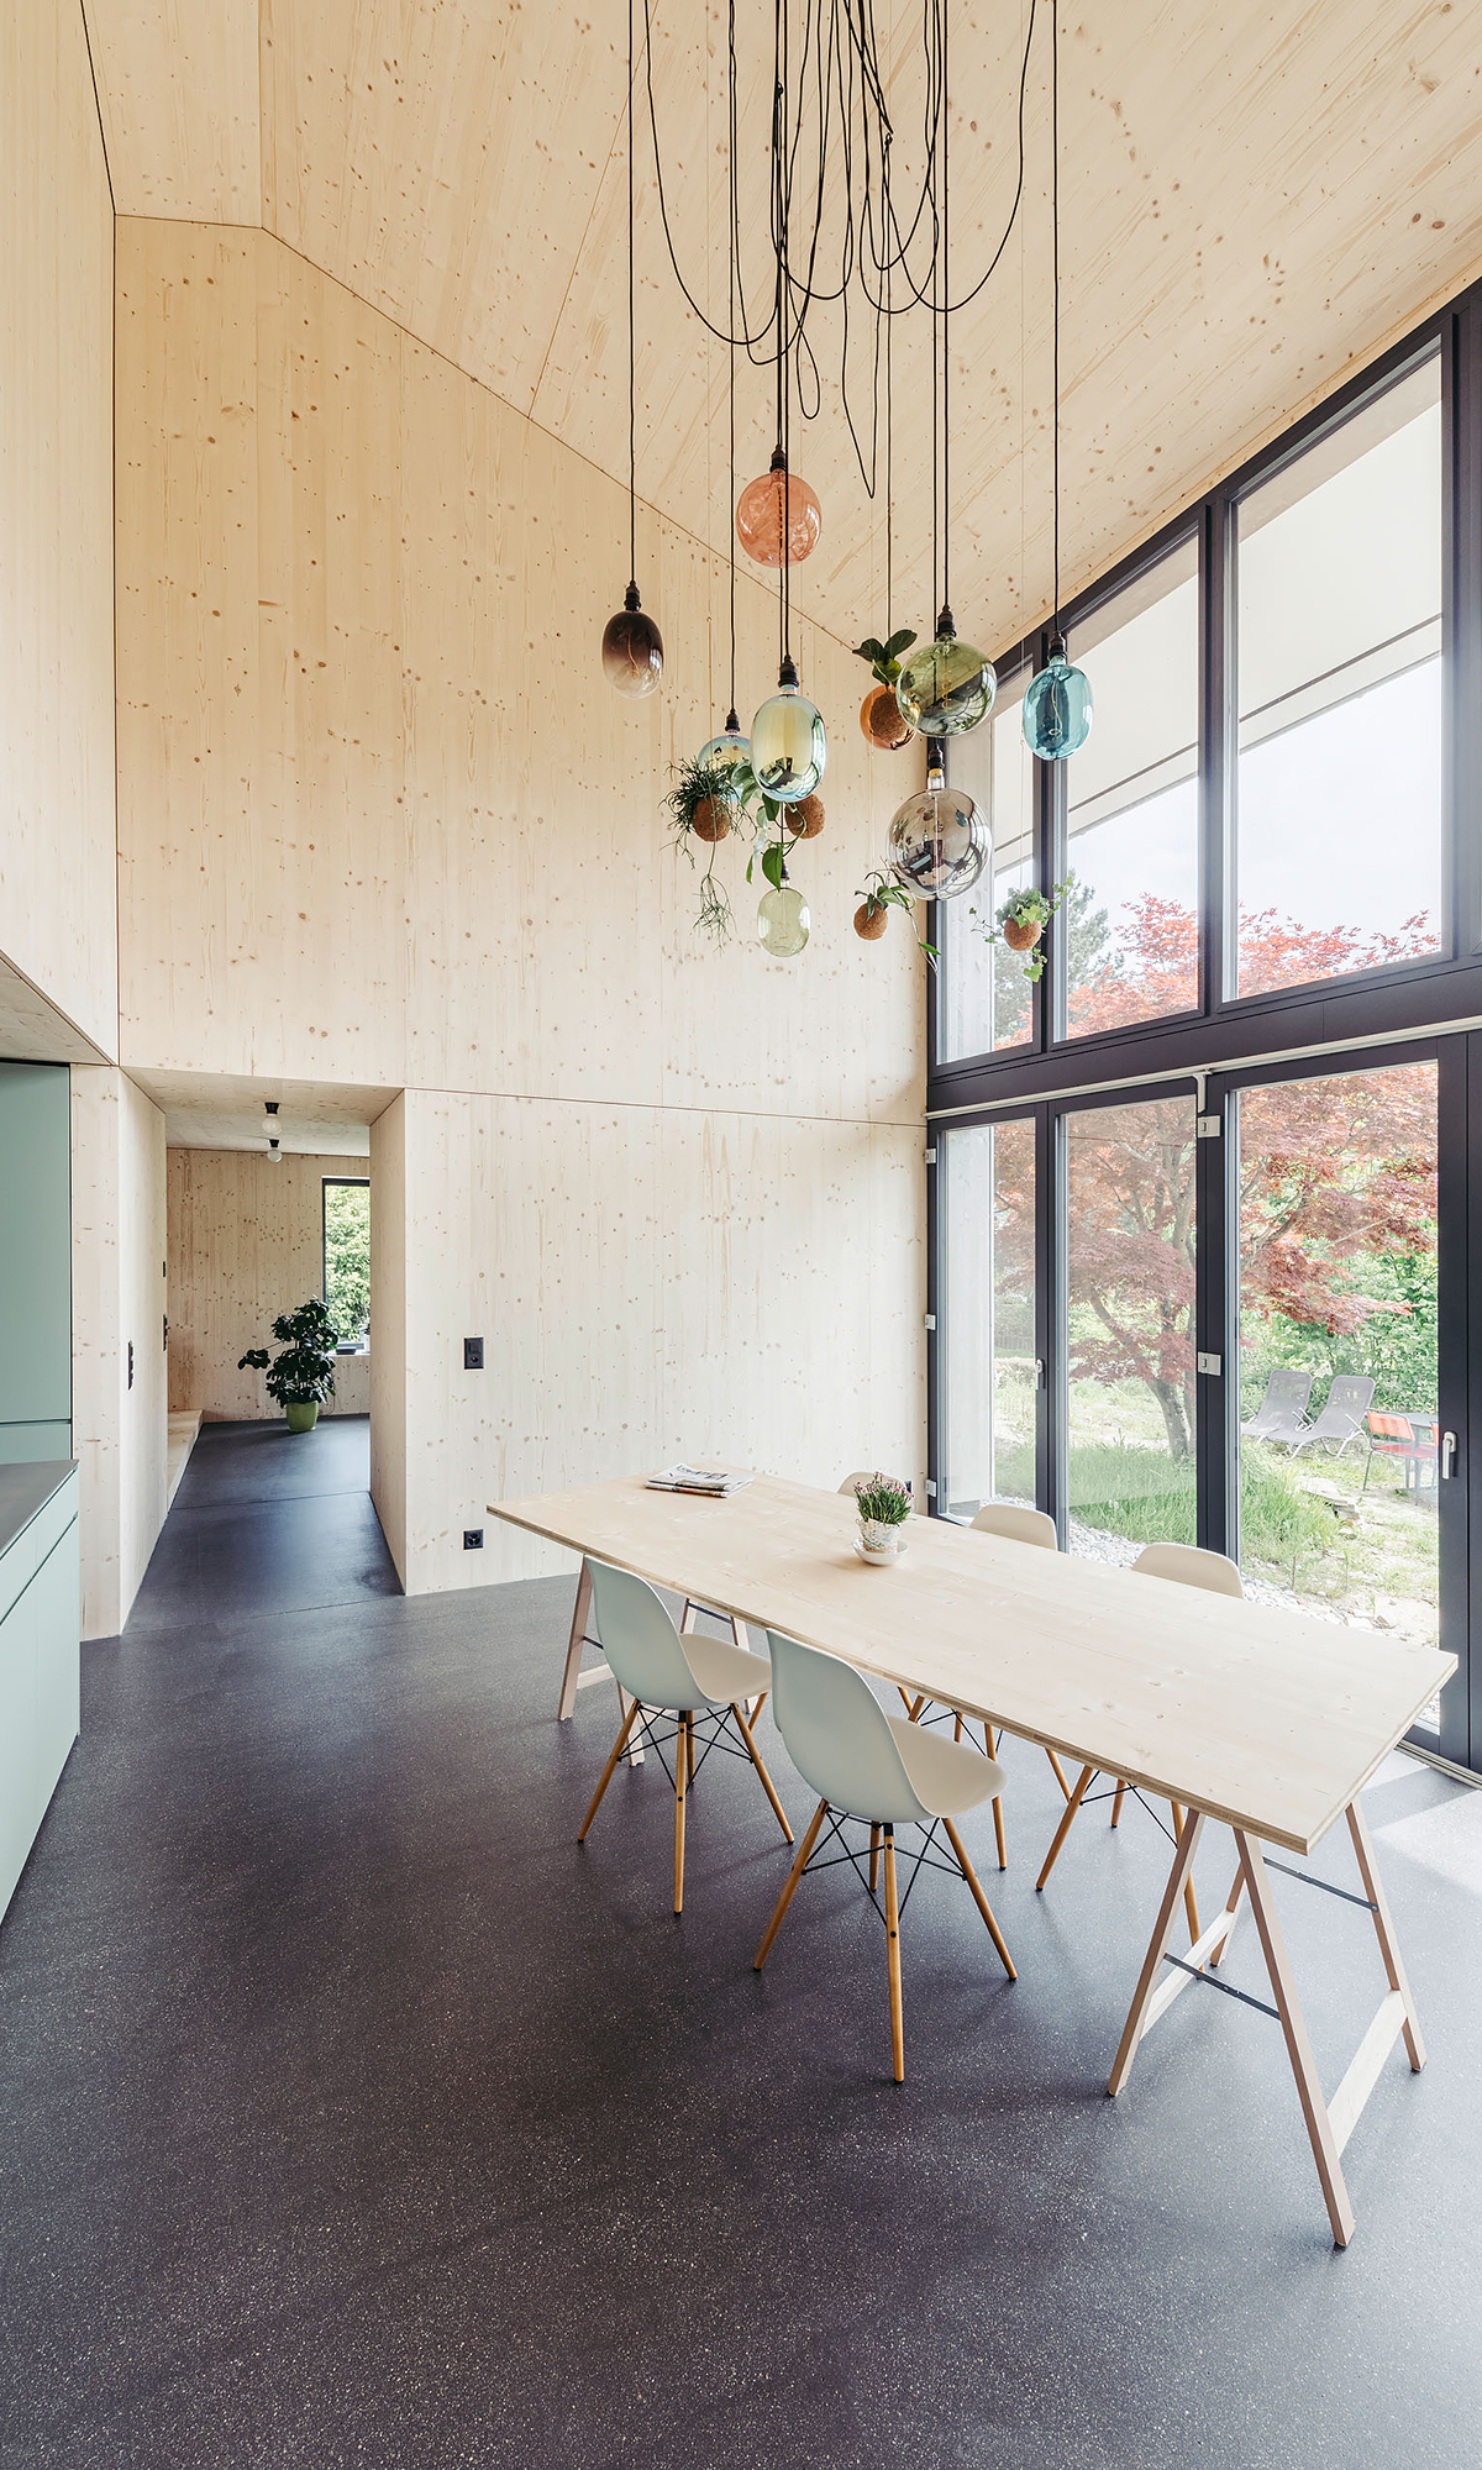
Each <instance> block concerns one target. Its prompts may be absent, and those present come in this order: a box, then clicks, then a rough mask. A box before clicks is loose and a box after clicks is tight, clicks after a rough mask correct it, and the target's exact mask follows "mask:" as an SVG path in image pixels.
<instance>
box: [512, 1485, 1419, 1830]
mask: <svg viewBox="0 0 1482 2470" xmlns="http://www.w3.org/2000/svg"><path fill="white" fill-rule="evenodd" d="M489 1508H490V1510H491V1512H492V1513H493V1514H494V1515H495V1516H497V1517H499V1518H501V1519H505V1520H508V1521H509V1522H510V1523H512V1524H513V1525H515V1526H518V1527H521V1528H524V1529H526V1530H527V1531H529V1532H531V1533H534V1534H538V1535H542V1536H545V1537H547V1538H549V1539H552V1540H555V1541H557V1542H560V1543H562V1544H564V1545H566V1546H567V1547H568V1548H569V1549H571V1550H572V1551H577V1552H589V1553H594V1554H597V1555H599V1556H600V1557H603V1558H605V1559H607V1560H611V1561H614V1562H616V1563H617V1564H618V1565H619V1566H620V1567H621V1568H624V1569H634V1570H637V1571H638V1572H639V1573H640V1574H641V1575H642V1576H644V1577H647V1578H650V1579H652V1580H653V1581H654V1582H655V1583H656V1584H658V1585H661V1586H665V1587H670V1588H673V1589H674V1591H675V1592H676V1593H678V1594H680V1595H685V1594H693V1595H695V1596H698V1597H700V1598H702V1599H703V1600H704V1601H705V1602H706V1603H710V1604H715V1605H718V1606H719V1607H720V1608H721V1609H722V1610H723V1611H727V1612H734V1613H737V1614H739V1615H740V1617H741V1618H742V1619H743V1620H746V1621H751V1622H754V1623H756V1624H757V1625H758V1626H759V1627H766V1626H768V1625H770V1626H771V1627H773V1628H775V1629H780V1630H785V1631H787V1632H789V1633H790V1634H791V1635H793V1636H795V1637H797V1638H800V1639H802V1641H803V1642H804V1644H805V1645H809V1646H816V1647H821V1648H823V1649H824V1650H825V1651H826V1652H828V1653H829V1654H832V1655H841V1656H844V1657H846V1658H847V1659H848V1660H849V1661H850V1662H851V1663H855V1664H858V1665H861V1666H863V1668H864V1669H865V1670H866V1671H869V1672H874V1673H877V1674H879V1675H880V1676H881V1677H882V1678H884V1679H885V1680H888V1681H892V1682H896V1683H899V1684H901V1685H902V1686H904V1687H906V1688H908V1689H910V1690H913V1691H915V1690H924V1691H925V1692H926V1694H927V1696H928V1697H930V1698H934V1699H937V1700H939V1701H940V1702H941V1703H942V1704H943V1705H945V1706H954V1707H961V1708H963V1709H964V1710H965V1711H967V1712H970V1713H972V1714H976V1715H980V1716H983V1717H985V1718H988V1719H990V1720H991V1721H992V1722H993V1724H994V1725H995V1726H997V1725H1003V1726H1004V1727H1005V1728H1006V1729H1007V1730H1008V1731H1009V1732H1013V1733H1020V1734H1022V1735H1024V1736H1025V1738H1027V1739H1029V1740H1032V1741H1040V1742H1043V1743H1044V1744H1045V1745H1046V1746H1047V1747H1049V1748H1053V1749H1056V1750H1058V1751H1060V1752H1062V1753H1063V1754H1066V1755H1068V1756H1070V1757H1073V1758H1077V1759H1084V1760H1085V1761H1086V1762H1087V1763H1089V1764H1090V1765H1092V1766H1095V1767H1099V1768H1101V1769H1102V1770H1104V1771H1105V1772H1106V1773H1108V1774H1115V1775H1123V1776H1126V1777H1127V1778H1128V1780H1129V1781H1130V1782H1133V1783H1138V1784H1141V1785H1143V1786H1145V1787H1146V1788H1147V1789H1148V1790H1150V1791H1152V1792H1155V1793H1159V1794H1162V1795H1164V1796H1165V1797H1168V1798H1170V1799H1173V1800H1177V1801H1181V1802H1183V1803H1185V1804H1186V1805H1188V1806H1190V1807H1191V1808H1192V1809H1194V1810H1197V1811H1199V1812H1201V1813H1203V1814H1204V1815H1206V1816H1208V1817H1212V1818H1217V1819H1223V1820H1225V1821H1227V1822H1228V1823H1229V1824H1231V1825H1232V1826H1236V1827H1243V1828H1245V1829H1247V1830H1248V1831H1249V1832H1251V1833H1252V1834H1255V1835H1258V1836H1261V1837H1264V1838H1265V1839H1266V1840H1268V1841H1269V1842H1272V1843H1278V1844H1285V1845H1288V1846H1290V1847H1291V1848H1292V1849H1293V1850H1295V1851H1298V1852H1304V1853H1305V1852H1310V1851H1311V1850H1312V1848H1313V1846H1314V1845H1315V1844H1317V1843H1318V1842H1319V1841H1320V1840H1321V1838H1322V1836H1323V1835H1324V1834H1325V1833H1326V1831H1327V1829H1328V1828H1329V1827H1330V1826H1331V1825H1332V1824H1333V1821H1334V1820H1335V1819H1336V1818H1337V1817H1339V1816H1340V1814H1341V1813H1342V1811H1343V1810H1344V1809H1346V1807H1347V1806H1348V1804H1349V1803H1350V1802H1351V1801H1352V1799H1353V1798H1354V1795H1355V1794H1356V1793H1357V1792H1358V1790H1359V1789H1360V1787H1361V1785H1362V1784H1363V1783H1364V1782H1365V1780H1366V1779H1367V1777H1368V1776H1369V1775H1371V1774H1372V1773H1373V1771H1374V1769H1375V1768H1376V1767H1377V1766H1378V1764H1379V1762H1380V1760H1381V1759H1382V1758H1384V1757H1385V1756H1387V1754H1388V1752H1389V1751H1390V1750H1391V1749H1392V1748H1393V1747H1394V1744H1395V1742H1396V1741H1397V1740H1399V1739H1400V1738H1401V1736H1402V1735H1403V1734H1404V1733H1405V1731H1406V1730H1407V1729H1408V1727H1409V1725H1410V1724H1411V1723H1412V1722H1413V1720H1414V1718H1415V1717H1416V1715H1418V1713H1419V1712H1420V1709H1421V1708H1422V1707H1423V1706H1425V1705H1426V1703H1427V1701H1428V1700H1429V1699H1431V1698H1432V1697H1434V1695H1435V1693H1436V1691H1437V1690H1438V1689H1439V1688H1440V1686H1441V1684H1442V1682H1443V1681H1445V1680H1446V1679H1448V1678H1449V1676H1450V1675H1451V1674H1452V1673H1453V1672H1454V1671H1455V1669H1456V1658H1455V1657H1454V1656H1452V1655H1443V1654H1441V1653H1440V1652H1439V1651H1438V1650H1437V1649H1435V1648H1433V1647H1419V1646H1412V1645H1409V1644H1407V1643H1406V1642H1404V1641H1401V1640H1399V1639H1396V1638H1394V1637H1387V1636H1382V1635H1381V1634H1380V1633H1379V1632H1378V1631H1370V1630H1355V1629H1338V1628H1335V1627H1334V1626H1333V1624H1332V1623H1330V1622H1325V1621H1314V1620H1310V1619H1308V1618H1307V1617H1306V1616H1305V1615H1303V1614H1300V1613H1289V1612H1282V1611H1278V1610H1275V1609H1273V1608H1272V1607H1270V1606H1268V1605H1264V1604H1255V1603H1252V1602H1250V1601H1248V1600H1237V1599H1235V1598H1233V1597H1227V1596H1216V1595H1207V1594H1204V1593H1203V1592H1202V1591H1200V1590H1197V1589H1193V1588H1187V1587H1176V1586H1170V1585H1169V1584H1168V1583H1167V1582H1166V1581H1163V1580H1158V1579H1153V1578H1145V1577H1141V1576H1139V1575H1138V1573H1137V1572H1136V1571H1133V1570H1119V1569H1111V1568H1108V1567H1106V1566H1105V1565H1103V1564H1102V1563H1100V1562H1091V1561H1079V1560H1076V1559H1075V1558H1074V1557H1073V1556H1072V1555H1070V1554H1068V1553H1063V1554H1057V1555H1056V1556H1055V1557H1054V1558H1053V1559H1052V1558H1051V1556H1050V1555H1049V1554H1048V1553H1043V1552H1040V1551H1038V1550H1037V1549H1036V1548H1035V1547H1034V1546H1033V1545H1030V1544H1016V1543H1011V1542H1010V1541H1009V1540H1008V1539H1007V1538H1006V1537H1003V1536H996V1535H986V1534H979V1533H975V1532H973V1531H972V1530H970V1529H967V1528H961V1527H955V1526H953V1525H951V1524H950V1523H949V1522H948V1521H947V1520H945V1519H913V1520H912V1522H911V1528H910V1544H909V1551H908V1554H907V1556H906V1558H905V1559H904V1560H903V1561H902V1562H900V1563H899V1564H898V1565H897V1566H895V1567H894V1568H891V1569H871V1568H868V1567H866V1565H865V1564H864V1563H863V1562H861V1561H860V1560H859V1559H858V1558H857V1556H856V1555H855V1553H854V1552H853V1550H852V1547H851V1537H852V1534H853V1531H854V1525H855V1519H854V1510H853V1506H852V1504H851V1503H850V1502H849V1501H847V1500H844V1499H841V1498H840V1497H839V1496H838V1495H836V1494H834V1493H831V1492H822V1491H815V1490H812V1489H807V1488H804V1487H802V1486H799V1485H795V1484H787V1483H783V1482H781V1481H779V1480H778V1479H777V1478H775V1477H773V1476H770V1475H759V1476H757V1477H756V1479H755V1480H754V1481H753V1482H752V1483H751V1484H750V1485H749V1486H748V1487H747V1489H746V1490H745V1491H744V1492H742V1493H739V1494H736V1495H735V1496H734V1497H733V1498H732V1499H731V1500H729V1501H720V1502H717V1501H705V1500H696V1499H692V1498H684V1497H681V1496H679V1495H677V1494H673V1493H662V1492H650V1491H648V1490H647V1489H646V1488H645V1487H644V1485H643V1482H642V1480H641V1478H639V1477H637V1476H622V1477H619V1478H616V1479H615V1480H613V1481H610V1482H607V1483H603V1484H597V1485H588V1486H583V1487H578V1488H576V1489H574V1490H571V1491H569V1492H566V1493H560V1494H555V1495H551V1496H547V1497H545V1498H543V1499H541V1498H535V1499H528V1500H509V1499H505V1500H491V1501H490V1503H489Z"/></svg>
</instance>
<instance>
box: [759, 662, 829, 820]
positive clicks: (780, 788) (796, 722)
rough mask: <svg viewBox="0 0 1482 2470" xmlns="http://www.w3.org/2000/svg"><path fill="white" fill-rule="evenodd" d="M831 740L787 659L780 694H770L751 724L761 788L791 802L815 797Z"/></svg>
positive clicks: (770, 795)
mask: <svg viewBox="0 0 1482 2470" xmlns="http://www.w3.org/2000/svg"><path fill="white" fill-rule="evenodd" d="M827 761H828V743H827V740H826V739H825V737H824V734H823V715H822V713H821V712H820V711H819V709H818V706H817V704H816V703H810V702H809V701H808V698H807V696H806V695H804V694H800V693H799V691H798V673H797V670H796V668H795V667H794V666H793V663H792V660H791V659H790V658H789V659H787V660H784V662H783V664H782V669H781V673H780V675H779V677H778V680H777V692H776V694H775V695H769V696H768V698H767V701H766V702H765V703H764V704H763V705H762V707H761V709H760V711H759V712H758V713H757V715H756V717H755V719H754V720H753V722H752V724H751V769H752V772H753V775H754V776H755V779H756V784H757V787H758V788H759V789H761V790H762V791H764V793H765V794H766V796H768V797H769V798H778V799H780V800H781V802H782V804H783V805H784V806H791V805H793V804H795V803H796V801H797V800H798V799H799V798H807V797H811V796H812V794H813V792H814V790H815V789H816V788H817V787H818V784H819V782H820V781H821V780H822V778H823V767H824V765H825V763H826V762H827Z"/></svg>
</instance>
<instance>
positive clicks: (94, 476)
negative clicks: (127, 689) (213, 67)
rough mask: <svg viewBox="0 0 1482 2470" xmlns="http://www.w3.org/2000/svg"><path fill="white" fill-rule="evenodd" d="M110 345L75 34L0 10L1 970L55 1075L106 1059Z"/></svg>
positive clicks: (95, 139)
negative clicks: (70, 1063) (39, 1002)
mask: <svg viewBox="0 0 1482 2470" xmlns="http://www.w3.org/2000/svg"><path fill="white" fill-rule="evenodd" d="M112 337H113V214H112V209H111V207H110V204H109V198H108V181H107V173H106V169H105V166H104V161H103V146H102V140H101V138H100V135H99V131H98V118H97V110H96V107H95V105H94V101H93V89H92V80H91V77H90V75H89V72H88V62H87V49H86V45H85V43H84V40H83V30H82V20H81V18H80V16H79V15H78V12H77V10H76V8H69V7H65V6H58V5H57V4H56V0H7V6H6V7H5V9H4V10H3V11H0V955H3V956H4V957H5V958H6V959H8V960H9V961H10V962H12V963H13V964H14V966H15V968H16V969H17V970H19V971H20V972H21V973H22V981H29V982H30V986H31V987H32V988H33V989H37V990H39V992H40V994H41V995H42V996H43V997H44V998H46V999H47V1000H48V1001H49V1002H50V1003H51V1004H53V1005H54V1006H56V1007H57V1009H58V1010H59V1011H60V1012H61V1013H62V1014H63V1015H65V1020H66V1023H68V1024H71V1025H72V1026H73V1027H74V1028H75V1029H76V1030H80V1031H81V1032H82V1035H83V1039H84V1040H86V1041H89V1042H90V1048H89V1046H88V1045H82V1046H80V1047H75V1046H73V1044H72V1042H71V1041H70V1040H69V1039H68V1038H67V1037H66V1035H65V1031H64V1032H63V1034H62V1036H61V1038H60V1040H59V1041H53V1043H52V1044H51V1046H50V1050H49V1052H50V1056H51V1057H52V1058H53V1059H57V1060H60V1059H62V1057H64V1056H66V1055H68V1054H77V1055H79V1056H82V1055H87V1054H88V1053H89V1051H91V1052H92V1053H93V1054H101V1055H103V1056H112V1055H114V1054H116V1052H117V1029H118V1021H117V976H116V967H115V958H114V943H115V923H116V921H115V901H114V856H113V851H114V788H113V590H112V550H111V542H112V533H113V511H112V501H113V477H112V398H113V381H112V371H111V365H110V363H111V358H112V349H113V341H112ZM62 887H65V890H63V889H62ZM12 986H13V988H14V999H13V1003H12V1005H11V1006H7V1007H6V1008H7V1009H13V1010H16V1011H18V1012H19V1014H20V1016H21V1017H20V1019H19V1020H18V1022H17V1024H16V1025H17V1026H18V1027H20V1028H21V1029H22V1030H25V1029H26V1028H28V1027H29V1029H30V1030H31V1031H32V1032H33V1033H39V1034H40V1038H41V1039H44V1037H45V1033H46V1021H45V1017H44V1015H43V1016H41V1017H40V1018H37V1017H35V1016H34V1007H32V1006H31V1005H30V1004H29V1003H28V1001H27V998H26V994H25V988H24V984H23V983H21V984H19V985H17V984H16V983H15V982H14V981H12ZM37 1042H38V1041H37V1037H36V1036H35V1035H34V1034H33V1037H32V1038H31V1040H29V1041H28V1042H27V1044H25V1045H22V1046H20V1047H15V1046H7V1048H6V1051H7V1052H9V1053H22V1054H24V1053H27V1052H31V1053H34V1052H35V1047H36V1043H37Z"/></svg>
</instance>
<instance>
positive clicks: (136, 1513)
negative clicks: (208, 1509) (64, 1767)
mask: <svg viewBox="0 0 1482 2470" xmlns="http://www.w3.org/2000/svg"><path fill="white" fill-rule="evenodd" d="M165 1293H166V1280H165V1119H164V1117H163V1115H162V1114H161V1113H160V1111H159V1109H158V1107H156V1106H152V1105H151V1104H150V1101H149V1099H148V1098H147V1097H146V1096H145V1095H144V1093H143V1091H142V1090H140V1089H136V1088H135V1086H134V1084H133V1082H132V1081H130V1080H129V1079H128V1078H127V1076H126V1075H125V1074H124V1073H122V1072H117V1071H113V1070H111V1069H107V1068H83V1069H75V1070H74V1071H73V1074H72V1410H73V1450H74V1454H75V1455H76V1457H77V1459H78V1461H79V1463H80V1467H81V1487H82V1490H81V1500H80V1506H79V1525H80V1535H81V1545H82V1634H83V1636H84V1637H85V1638H111V1637H114V1636H115V1635H116V1634H117V1633H118V1631H119V1630H121V1629H122V1627H123V1625H124V1623H125V1621H127V1619H128V1617H129V1612H130V1609H131V1607H132V1605H133V1601H134V1598H135V1596H136V1595H137V1594H138V1591H139V1584H140V1581H141V1580H142V1578H143V1576H144V1573H145V1570H146V1569H147V1568H148V1566H149V1556H150V1554H151V1553H152V1552H153V1550H154V1545H155V1539H156V1537H157V1536H158V1534H159V1531H160V1528H161V1526H162V1525H163V1524H164V1517H165V1486H166V1459H167V1441H168V1423H167V1407H166V1369H165V1349H164V1313H165ZM131 1347H132V1350H133V1377H132V1380H131V1379H130V1364H129V1352H130V1348H131Z"/></svg>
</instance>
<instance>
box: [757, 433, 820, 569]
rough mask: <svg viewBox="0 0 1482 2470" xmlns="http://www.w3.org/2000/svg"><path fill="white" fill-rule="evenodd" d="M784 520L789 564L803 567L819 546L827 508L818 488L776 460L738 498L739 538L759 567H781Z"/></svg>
mask: <svg viewBox="0 0 1482 2470" xmlns="http://www.w3.org/2000/svg"><path fill="white" fill-rule="evenodd" d="M784 510H785V511H784ZM784 523H785V524H786V526H787V563H788V565H789V566H801V564H802V562H803V560H804V558H805V557H808V556H810V555H811V553H812V552H813V550H814V549H816V548H817V546H818V541H819V536H820V534H821V533H822V531H823V508H822V507H821V506H820V505H819V503H818V492H817V490H816V489H810V488H809V486H808V483H807V482H806V480H800V479H799V477H798V475H797V473H796V472H789V471H788V469H787V467H786V465H785V464H783V463H780V462H778V461H776V460H775V459H774V461H773V464H772V468H771V470H770V471H769V472H763V473H762V474H761V477H760V478H759V479H757V480H749V481H748V482H747V484H746V486H745V488H744V489H743V490H742V492H741V495H740V496H739V497H738V498H737V500H736V538H737V539H738V540H739V541H740V543H741V546H742V548H743V549H744V550H745V551H746V554H747V556H748V557H750V558H755V560H756V562H757V564H758V566H780V565H781V564H782V542H783V525H784Z"/></svg>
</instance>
